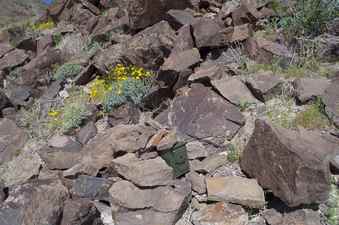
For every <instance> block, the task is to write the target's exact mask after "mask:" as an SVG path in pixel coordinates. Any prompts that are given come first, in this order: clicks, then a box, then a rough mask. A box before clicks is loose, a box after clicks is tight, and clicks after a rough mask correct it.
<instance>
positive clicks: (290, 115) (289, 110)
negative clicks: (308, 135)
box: [266, 97, 296, 128]
mask: <svg viewBox="0 0 339 225" xmlns="http://www.w3.org/2000/svg"><path fill="white" fill-rule="evenodd" d="M266 104H267V105H266V115H267V117H268V118H269V120H270V121H271V122H272V123H273V124H274V125H276V126H279V127H284V128H294V127H295V118H296V113H295V112H294V110H293V105H294V101H293V99H291V98H286V97H280V98H276V99H272V100H270V101H269V102H267V103H266Z"/></svg>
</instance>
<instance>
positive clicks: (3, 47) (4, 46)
mask: <svg viewBox="0 0 339 225" xmlns="http://www.w3.org/2000/svg"><path fill="white" fill-rule="evenodd" d="M12 50H13V47H12V46H11V45H10V44H8V43H0V58H2V57H3V56H4V55H6V54H7V53H8V52H10V51H12Z"/></svg>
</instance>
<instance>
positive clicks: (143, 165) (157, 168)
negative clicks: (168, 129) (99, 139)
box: [113, 154, 174, 187]
mask: <svg viewBox="0 0 339 225" xmlns="http://www.w3.org/2000/svg"><path fill="white" fill-rule="evenodd" d="M113 164H114V168H115V170H116V171H117V172H118V174H120V175H121V176H123V177H124V178H125V179H127V180H129V181H131V182H133V183H134V184H136V185H138V186H140V187H154V186H159V185H168V184H171V183H173V179H174V173H173V169H172V168H171V167H170V166H168V165H167V164H166V162H165V161H164V160H163V159H162V158H160V157H157V158H154V159H148V160H139V159H138V158H136V157H135V155H133V154H126V155H124V156H122V157H119V158H116V159H114V160H113Z"/></svg>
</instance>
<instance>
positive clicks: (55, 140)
mask: <svg viewBox="0 0 339 225" xmlns="http://www.w3.org/2000/svg"><path fill="white" fill-rule="evenodd" d="M48 146H49V147H52V148H70V149H79V148H81V145H80V143H78V142H76V141H75V140H74V138H73V137H71V136H66V135H58V134H57V135H54V136H53V137H51V138H50V139H49V140H48Z"/></svg>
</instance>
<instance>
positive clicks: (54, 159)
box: [39, 135, 82, 170]
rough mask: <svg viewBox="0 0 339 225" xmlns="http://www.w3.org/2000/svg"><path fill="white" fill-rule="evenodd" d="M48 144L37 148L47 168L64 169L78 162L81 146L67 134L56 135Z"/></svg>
mask: <svg viewBox="0 0 339 225" xmlns="http://www.w3.org/2000/svg"><path fill="white" fill-rule="evenodd" d="M48 145H49V146H45V147H43V148H41V149H40V150H39V155H40V157H41V158H42V159H43V160H44V162H45V163H46V165H47V167H48V168H49V169H51V170H54V169H59V170H64V169H69V168H71V167H72V166H74V165H75V164H77V163H79V161H80V159H81V156H82V155H81V150H82V146H81V144H80V143H79V142H76V141H75V140H73V139H72V138H70V137H69V136H59V135H56V136H54V137H52V138H51V139H50V140H49V141H48Z"/></svg>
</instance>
